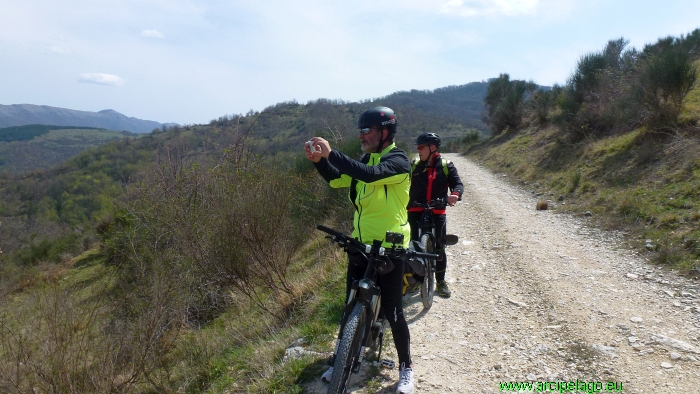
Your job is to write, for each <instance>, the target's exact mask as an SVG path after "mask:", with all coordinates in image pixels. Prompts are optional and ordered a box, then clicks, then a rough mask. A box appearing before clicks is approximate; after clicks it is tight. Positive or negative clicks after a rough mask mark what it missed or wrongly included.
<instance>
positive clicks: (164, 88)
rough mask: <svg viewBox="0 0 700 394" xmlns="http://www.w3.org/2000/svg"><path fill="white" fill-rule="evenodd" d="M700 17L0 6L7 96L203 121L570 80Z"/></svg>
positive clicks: (1, 82) (531, 2)
mask: <svg viewBox="0 0 700 394" xmlns="http://www.w3.org/2000/svg"><path fill="white" fill-rule="evenodd" d="M699 15H700V1H697V0H692V1H690V0H688V1H679V0H665V1H648V0H646V1H645V0H607V1H602V0H374V1H368V0H355V1H339V0H296V1H278V0H270V1H265V0H250V1H249V0H227V1H219V0H200V1H189V0H61V1H55V0H50V1H49V0H22V1H17V0H0V59H1V60H0V104H5V105H7V104H37V105H49V106H54V107H62V108H70V109H76V110H83V111H99V110H102V109H114V110H116V111H118V112H121V113H123V114H125V115H127V116H133V117H136V118H140V119H147V120H155V121H158V122H177V123H180V124H195V123H206V122H208V121H209V120H211V119H214V118H217V117H219V116H222V115H226V114H237V113H245V112H247V111H248V110H250V109H253V110H262V109H263V108H265V107H267V106H269V105H273V104H275V103H278V102H282V101H289V100H297V101H299V102H301V103H305V102H307V101H309V100H315V99H317V98H329V99H342V100H347V101H356V100H361V99H368V98H373V97H380V96H385V95H387V94H391V93H393V92H396V91H400V90H410V89H435V88H439V87H443V86H448V85H462V84H466V83H469V82H474V81H482V80H486V79H488V78H492V77H497V76H498V75H499V74H500V73H508V74H510V76H511V79H527V80H533V81H535V82H537V83H538V84H541V85H552V84H554V83H559V84H563V83H565V82H566V79H567V78H568V77H569V75H570V74H571V72H572V70H573V68H574V67H575V64H576V61H577V60H578V59H579V57H580V56H581V55H583V54H585V53H587V52H591V51H599V50H601V49H602V48H603V47H604V46H605V44H606V43H607V41H608V40H611V39H616V38H620V37H624V38H626V39H628V40H629V41H630V46H631V47H635V48H638V49H641V48H643V46H644V45H645V44H650V43H654V42H656V40H657V39H658V38H660V37H665V36H669V35H670V36H676V37H677V36H680V35H681V34H687V33H689V32H691V31H693V30H694V29H696V28H700V17H698V16H699Z"/></svg>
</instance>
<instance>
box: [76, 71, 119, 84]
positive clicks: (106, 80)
mask: <svg viewBox="0 0 700 394" xmlns="http://www.w3.org/2000/svg"><path fill="white" fill-rule="evenodd" d="M78 82H83V83H94V84H96V85H105V86H122V85H124V80H123V79H122V78H119V76H118V75H113V74H102V73H87V74H80V76H79V77H78Z"/></svg>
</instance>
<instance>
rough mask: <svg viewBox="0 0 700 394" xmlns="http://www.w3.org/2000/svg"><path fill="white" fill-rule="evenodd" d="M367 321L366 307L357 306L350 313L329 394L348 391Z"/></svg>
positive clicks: (339, 348) (339, 347)
mask: <svg viewBox="0 0 700 394" xmlns="http://www.w3.org/2000/svg"><path fill="white" fill-rule="evenodd" d="M366 319H367V313H366V306H365V305H364V304H356V305H355V307H354V308H353V309H352V312H350V317H349V318H348V320H347V322H346V323H345V328H343V334H342V337H341V339H340V344H339V345H338V353H337V354H336V355H335V363H334V364H333V375H332V376H331V382H330V384H329V385H328V394H342V393H345V391H346V389H347V384H348V381H349V380H350V373H351V371H352V366H353V364H354V363H355V360H357V358H358V357H359V356H361V354H360V349H361V347H362V339H363V336H364V333H365V320H366Z"/></svg>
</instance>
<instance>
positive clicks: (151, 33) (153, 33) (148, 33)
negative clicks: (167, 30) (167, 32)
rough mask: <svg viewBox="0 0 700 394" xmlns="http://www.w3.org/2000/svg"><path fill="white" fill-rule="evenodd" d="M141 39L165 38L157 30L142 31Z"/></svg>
mask: <svg viewBox="0 0 700 394" xmlns="http://www.w3.org/2000/svg"><path fill="white" fill-rule="evenodd" d="M141 36H142V37H148V38H165V36H164V35H163V33H161V32H159V31H158V30H155V29H153V30H144V31H142V32H141Z"/></svg>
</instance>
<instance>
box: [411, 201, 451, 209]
mask: <svg viewBox="0 0 700 394" xmlns="http://www.w3.org/2000/svg"><path fill="white" fill-rule="evenodd" d="M409 207H418V208H425V209H443V208H446V207H447V200H445V199H444V198H436V199H434V200H430V201H428V202H415V201H414V202H412V203H411V204H410V205H409Z"/></svg>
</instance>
